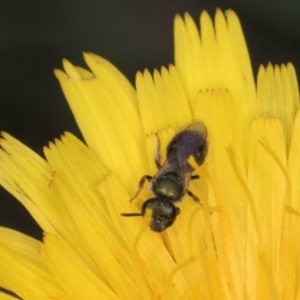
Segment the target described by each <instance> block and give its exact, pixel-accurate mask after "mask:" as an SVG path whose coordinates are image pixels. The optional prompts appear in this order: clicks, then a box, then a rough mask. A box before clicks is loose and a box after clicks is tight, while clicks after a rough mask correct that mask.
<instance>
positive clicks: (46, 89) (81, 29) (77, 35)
mask: <svg viewBox="0 0 300 300" xmlns="http://www.w3.org/2000/svg"><path fill="white" fill-rule="evenodd" d="M216 7H219V8H221V9H222V10H223V11H224V10H226V9H228V8H231V9H233V10H235V11H236V12H237V14H238V15H239V18H240V21H241V23H242V26H243V29H244V33H245V36H246V40H247V44H248V48H249V52H250V56H251V59H252V66H253V70H254V74H255V76H256V74H257V70H258V67H259V65H260V64H261V63H262V64H267V63H268V62H272V63H274V64H275V63H277V64H281V63H286V62H292V63H293V64H294V66H295V68H296V71H297V70H298V74H300V72H299V70H300V55H299V54H300V53H299V50H300V44H299V43H300V34H299V28H300V24H299V23H300V1H296V0H277V1H271V0H264V1H261V0H252V1H246V0H231V1H230V0H228V1H226V0H224V1H221V0H172V1H166V0H107V1H104V0H98V1H97V0H86V1H77V2H75V1H58V0H52V1H38V0H32V1H30V2H29V1H1V3H0V65H1V67H0V91H1V92H0V130H4V131H7V132H9V133H10V134H12V135H13V136H15V137H16V138H18V139H19V140H21V141H22V142H23V143H25V144H26V145H28V146H29V147H31V148H33V149H34V150H35V151H36V152H38V153H39V154H41V155H43V154H42V149H43V146H44V145H47V144H48V142H49V141H52V140H53V139H54V138H55V137H59V136H60V135H61V134H62V133H63V132H64V131H70V132H72V133H74V134H75V135H77V136H78V137H80V138H81V134H80V132H79V130H78V128H77V126H76V123H75V121H74V118H73V116H72V114H71V111H70V110H69V108H68V105H67V102H66V101H65V99H64V96H63V94H62V92H61V90H60V86H59V84H58V82H57V80H56V79H55V77H54V75H53V69H54V68H61V61H62V58H63V57H65V58H67V59H68V60H70V61H71V62H73V63H74V64H77V65H80V66H83V67H85V64H84V61H83V58H82V51H90V52H94V53H96V54H99V55H101V56H103V57H105V58H106V59H108V60H109V61H111V62H112V63H113V64H114V65H115V66H116V67H117V68H119V70H120V71H121V72H123V73H124V74H125V75H126V76H127V78H128V79H129V80H130V81H131V83H132V84H134V80H135V74H136V72H137V70H143V69H144V68H148V69H150V70H151V71H152V70H153V69H154V68H160V66H161V65H166V66H167V65H168V64H169V63H172V62H173V19H174V16H175V14H176V13H179V14H181V15H183V14H184V12H185V11H188V12H189V13H190V14H191V15H192V16H193V17H194V19H195V20H197V22H198V19H199V14H200V12H201V11H202V10H204V9H206V10H207V11H208V12H209V13H210V15H211V16H213V15H214V12H215V9H216ZM0 226H7V227H10V228H14V229H17V230H19V231H21V232H24V233H27V234H29V235H31V236H34V237H36V238H39V239H40V238H41V237H42V232H41V230H40V228H39V227H38V225H37V224H36V223H35V222H34V220H33V219H32V218H31V217H30V215H29V214H28V213H27V212H26V210H25V209H24V208H23V207H22V205H21V204H19V203H18V201H17V200H15V199H14V198H13V197H11V196H10V195H9V194H8V193H7V192H6V191H4V190H3V189H2V188H0Z"/></svg>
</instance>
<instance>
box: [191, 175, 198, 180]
mask: <svg viewBox="0 0 300 300" xmlns="http://www.w3.org/2000/svg"><path fill="white" fill-rule="evenodd" d="M194 179H200V176H199V175H193V176H191V180H194Z"/></svg>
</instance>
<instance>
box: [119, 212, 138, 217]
mask: <svg viewBox="0 0 300 300" xmlns="http://www.w3.org/2000/svg"><path fill="white" fill-rule="evenodd" d="M120 215H121V216H122V217H138V216H142V214H141V213H122V214H120Z"/></svg>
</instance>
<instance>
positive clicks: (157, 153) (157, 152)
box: [154, 133, 161, 169]
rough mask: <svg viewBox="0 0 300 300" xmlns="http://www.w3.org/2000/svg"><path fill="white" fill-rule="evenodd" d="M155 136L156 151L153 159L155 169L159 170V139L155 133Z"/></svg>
mask: <svg viewBox="0 0 300 300" xmlns="http://www.w3.org/2000/svg"><path fill="white" fill-rule="evenodd" d="M155 135H156V137H157V149H156V153H155V157H154V162H155V165H156V168H157V169H160V168H161V161H160V160H161V155H160V138H159V136H158V134H157V133H155Z"/></svg>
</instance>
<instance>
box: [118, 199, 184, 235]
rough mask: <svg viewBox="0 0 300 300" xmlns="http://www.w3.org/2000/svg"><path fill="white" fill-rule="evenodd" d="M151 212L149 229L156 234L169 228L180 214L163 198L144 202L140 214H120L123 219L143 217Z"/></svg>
mask: <svg viewBox="0 0 300 300" xmlns="http://www.w3.org/2000/svg"><path fill="white" fill-rule="evenodd" d="M148 210H150V211H151V213H152V214H151V215H150V217H151V218H150V221H149V227H150V228H151V230H153V231H156V232H162V231H164V230H166V229H167V228H168V227H170V226H171V225H172V224H173V223H174V221H175V220H176V217H177V216H178V215H179V213H180V209H179V208H178V207H176V206H175V205H174V204H173V202H172V201H170V200H168V199H166V198H163V197H157V198H151V199H149V200H147V201H145V202H144V204H143V206H142V212H141V213H122V214H121V216H124V217H136V216H144V215H145V214H146V213H147V211H148Z"/></svg>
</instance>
